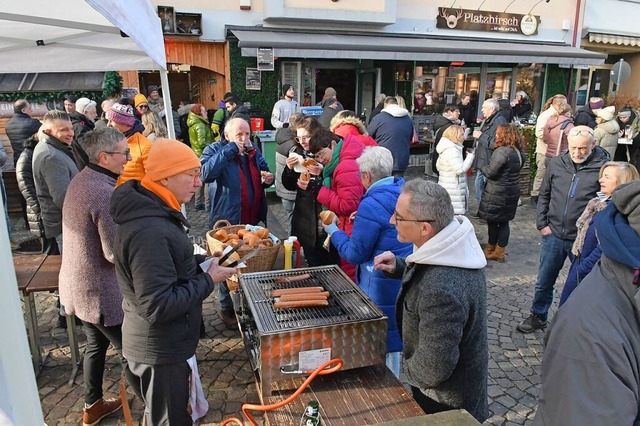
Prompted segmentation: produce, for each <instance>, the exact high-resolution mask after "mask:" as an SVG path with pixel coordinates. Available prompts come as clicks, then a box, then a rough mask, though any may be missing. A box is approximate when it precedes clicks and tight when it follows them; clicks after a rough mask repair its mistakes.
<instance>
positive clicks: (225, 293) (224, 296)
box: [218, 281, 233, 309]
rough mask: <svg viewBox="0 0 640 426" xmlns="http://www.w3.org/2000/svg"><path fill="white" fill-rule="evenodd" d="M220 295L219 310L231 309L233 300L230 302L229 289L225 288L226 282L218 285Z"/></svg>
mask: <svg viewBox="0 0 640 426" xmlns="http://www.w3.org/2000/svg"><path fill="white" fill-rule="evenodd" d="M218 288H219V291H220V294H219V295H218V298H219V299H220V309H233V300H231V295H230V294H229V287H227V282H226V281H223V282H221V283H220V284H219V285H218Z"/></svg>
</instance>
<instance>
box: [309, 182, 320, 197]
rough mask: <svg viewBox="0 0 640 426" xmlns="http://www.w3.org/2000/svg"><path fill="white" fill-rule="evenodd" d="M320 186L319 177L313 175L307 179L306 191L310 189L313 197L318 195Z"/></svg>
mask: <svg viewBox="0 0 640 426" xmlns="http://www.w3.org/2000/svg"><path fill="white" fill-rule="evenodd" d="M320 188H322V180H321V178H320V177H313V178H311V180H309V185H307V191H310V192H311V193H312V194H313V196H314V197H317V196H318V193H319V192H320Z"/></svg>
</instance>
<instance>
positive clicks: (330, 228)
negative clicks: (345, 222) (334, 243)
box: [324, 223, 340, 235]
mask: <svg viewBox="0 0 640 426" xmlns="http://www.w3.org/2000/svg"><path fill="white" fill-rule="evenodd" d="M324 230H325V232H326V233H327V234H329V235H333V233H334V232H336V231H339V230H340V229H339V228H338V225H336V224H335V223H331V224H330V225H325V226H324Z"/></svg>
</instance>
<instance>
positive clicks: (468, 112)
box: [458, 103, 476, 127]
mask: <svg viewBox="0 0 640 426" xmlns="http://www.w3.org/2000/svg"><path fill="white" fill-rule="evenodd" d="M458 109H459V110H460V120H461V121H462V120H464V124H466V126H467V127H473V126H475V124H476V109H475V108H474V107H473V105H471V104H470V103H469V104H467V105H462V104H458Z"/></svg>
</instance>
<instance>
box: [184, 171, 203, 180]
mask: <svg viewBox="0 0 640 426" xmlns="http://www.w3.org/2000/svg"><path fill="white" fill-rule="evenodd" d="M182 174H185V175H188V176H191V178H192V179H193V181H194V182H195V181H196V180H198V179H201V178H202V172H201V171H200V170H197V171H196V170H189V171H186V172H182Z"/></svg>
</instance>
